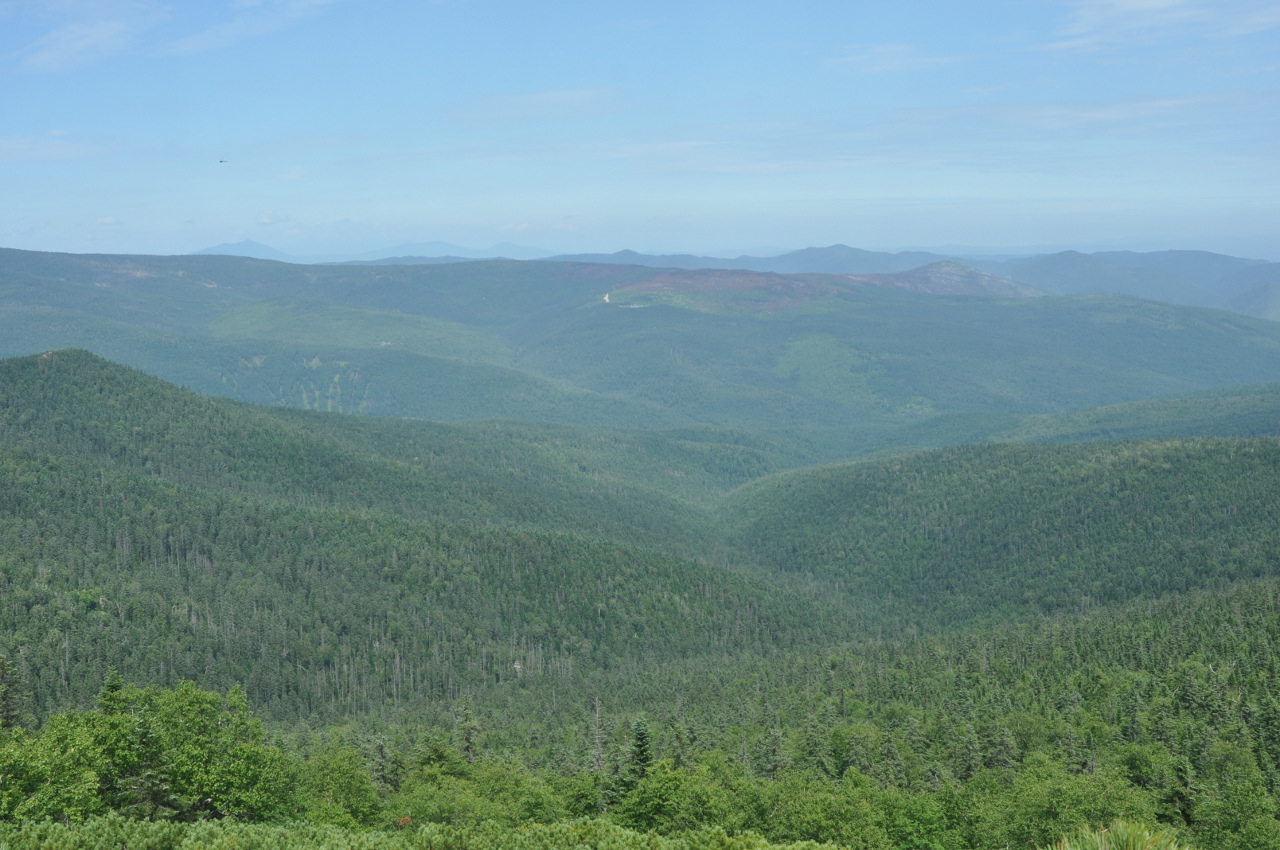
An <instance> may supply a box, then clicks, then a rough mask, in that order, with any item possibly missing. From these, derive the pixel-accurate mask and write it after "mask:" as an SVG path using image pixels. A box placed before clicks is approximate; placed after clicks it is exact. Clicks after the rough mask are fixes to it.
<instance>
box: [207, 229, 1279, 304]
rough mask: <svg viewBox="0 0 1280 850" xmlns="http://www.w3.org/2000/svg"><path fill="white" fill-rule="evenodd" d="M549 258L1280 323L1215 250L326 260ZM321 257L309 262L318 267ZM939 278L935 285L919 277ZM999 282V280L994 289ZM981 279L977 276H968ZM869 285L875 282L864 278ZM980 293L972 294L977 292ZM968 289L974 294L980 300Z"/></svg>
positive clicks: (1259, 282) (422, 261)
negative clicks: (942, 277)
mask: <svg viewBox="0 0 1280 850" xmlns="http://www.w3.org/2000/svg"><path fill="white" fill-rule="evenodd" d="M195 253H196V254H228V255H236V256H241V257H253V258H257V259H265V260H278V261H283V262H304V260H303V259H302V258H297V257H290V256H289V255H287V254H284V253H282V252H280V251H277V250H275V249H274V248H271V247H270V246H267V245H263V244H261V243H259V242H253V241H249V240H246V241H244V242H237V243H234V244H223V245H217V246H214V247H212V248H205V249H204V250H202V251H197V252H195ZM497 258H503V259H516V260H547V261H552V262H568V263H591V264H594V265H625V266H642V267H648V268H661V269H687V270H696V269H722V270H736V271H754V272H773V273H776V274H814V273H821V274H843V275H864V276H865V275H894V274H900V273H903V272H911V271H913V270H916V269H923V268H925V267H930V268H931V269H932V271H931V272H927V273H926V272H920V273H918V274H917V275H916V278H915V282H914V283H911V284H908V283H906V281H905V279H903V280H898V281H892V280H889V279H885V280H879V281H874V282H876V283H878V284H879V285H889V286H898V287H900V288H917V291H931V290H930V289H929V286H931V285H935V284H936V283H938V280H939V279H937V275H938V274H939V270H940V269H942V268H943V266H939V265H937V264H939V263H951V264H952V266H950V268H951V269H952V272H951V273H950V283H949V284H948V285H949V286H952V287H954V285H955V283H956V278H955V274H956V273H955V271H954V270H955V264H958V263H960V264H964V265H965V266H968V267H972V268H973V269H975V270H976V271H974V272H970V273H969V274H971V275H972V274H976V273H977V272H982V273H985V274H986V275H987V278H986V279H985V280H984V282H983V283H982V285H981V286H980V287H979V289H980V290H981V291H982V294H988V295H992V294H996V291H997V290H999V289H1003V290H1004V291H1005V292H1006V293H1008V294H1028V293H1030V292H1032V291H1039V292H1044V293H1049V294H1052V295H1093V294H1107V295H1128V296H1132V297H1134V298H1143V299H1146V300H1149V301H1163V302H1166V303H1169V304H1186V305H1189V306H1195V307H1217V308H1220V309H1224V310H1230V311H1232V312H1235V313H1243V314H1244V315H1247V316H1257V317H1259V318H1267V319H1278V318H1280V263H1273V262H1267V261H1265V260H1252V259H1245V258H1242V257H1232V256H1228V255H1225V254H1215V253H1211V252H1209V251H1153V252H1147V253H1139V252H1134V251H1102V252H1098V253H1094V254H1085V253H1081V252H1079V251H1060V252H1057V253H1052V254H1037V255H1034V256H1029V257H1016V258H990V257H965V256H947V255H943V254H937V253H933V252H930V251H900V252H897V253H889V252H885V251H865V250H862V249H860V248H851V247H849V246H848V245H829V246H827V247H825V248H802V249H800V250H798V251H790V252H788V253H785V254H780V255H778V256H775V257H756V256H749V255H743V256H740V257H735V258H731V259H726V258H724V257H707V256H700V255H696V254H643V253H639V252H637V251H630V250H625V251H616V252H614V253H612V254H560V255H556V256H548V252H546V251H542V250H540V249H538V248H531V247H528V246H523V245H514V244H511V243H506V242H504V243H501V244H498V245H494V246H493V247H491V248H489V249H487V250H476V249H469V248H463V247H461V246H458V245H454V244H451V243H448V242H420V243H412V244H405V245H396V246H393V247H391V248H386V249H383V250H381V251H371V252H368V253H366V254H363V255H360V256H357V257H353V258H350V259H338V258H329V259H327V260H323V261H324V262H340V263H343V264H347V265H362V264H363V265H436V264H441V263H456V262H464V261H468V260H480V259H497ZM319 261H320V260H317V259H316V258H311V259H310V260H305V262H319ZM927 275H933V276H934V277H935V282H934V284H927V285H926V284H925V283H924V282H923V277H924V276H927ZM997 279H1001V280H1002V281H1003V282H1002V283H1000V284H998V285H997V284H995V281H996V280H997ZM971 280H973V281H976V280H977V278H971ZM868 282H873V281H868ZM975 293H976V291H975ZM975 293H970V294H975Z"/></svg>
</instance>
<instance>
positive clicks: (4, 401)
mask: <svg viewBox="0 0 1280 850" xmlns="http://www.w3.org/2000/svg"><path fill="white" fill-rule="evenodd" d="M704 439H705V440H706V441H705V442H703V443H697V442H695V441H694V440H676V439H672V440H669V439H665V438H663V437H661V436H659V435H644V434H641V435H636V436H634V437H632V436H630V435H627V434H623V433H614V432H591V434H590V436H589V437H588V436H587V435H584V434H583V433H582V432H578V431H574V430H572V429H568V430H565V431H557V430H555V429H550V428H548V429H542V430H539V429H537V428H534V427H526V428H524V429H521V428H519V427H517V426H515V425H512V426H509V427H506V428H504V427H502V426H496V425H489V426H481V425H477V426H447V425H437V424H432V423H427V422H398V421H396V420H377V419H375V420H356V419H345V418H339V417H335V418H319V417H317V416H316V415H314V414H312V415H309V416H295V417H289V416H287V415H286V416H278V415H273V414H272V412H271V411H270V410H268V409H262V408H251V407H245V406H242V405H238V404H234V403H231V402H227V401H222V400H217V399H210V398H204V397H201V396H197V395H195V394H194V393H191V392H189V391H185V390H180V389H178V388H176V387H173V386H170V385H167V384H164V383H162V382H160V381H158V380H156V379H154V378H150V377H147V376H145V375H143V374H141V373H139V372H135V371H132V370H129V369H125V368H123V367H120V366H117V365H115V364H111V363H107V362H105V361H103V360H101V359H99V358H97V357H94V356H92V355H90V354H87V353H85V352H76V351H61V352H53V353H49V354H44V355H39V356H37V357H29V358H19V359H12V360H6V361H0V445H2V446H4V447H6V448H8V449H10V450H19V451H25V452H28V453H31V454H32V455H37V456H39V455H46V454H47V455H51V456H58V457H70V458H76V459H78V460H80V461H82V462H85V463H87V464H90V465H92V466H102V467H104V468H108V469H117V470H120V471H121V472H124V473H138V474H142V475H145V476H147V477H148V478H151V479H155V480H159V481H164V482H168V483H170V484H173V485H178V486H182V487H198V488H204V489H209V490H211V491H214V492H219V493H236V494H240V495H244V496H247V497H254V498H272V499H282V500H285V501H287V502H290V503H293V504H300V505H305V506H308V507H318V508H333V509H343V510H352V509H357V510H372V511H378V512H383V513H391V514H397V515H400V516H405V517H411V518H431V519H436V520H467V521H471V522H477V523H496V524H505V525H521V526H538V527H542V528H554V529H561V530H576V531H580V532H584V533H592V534H596V535H603V536H606V537H613V538H616V539H621V540H628V541H632V542H639V541H644V542H647V543H649V544H650V545H653V546H656V547H660V548H669V547H675V548H677V549H684V550H689V549H697V548H700V545H701V543H702V542H703V541H705V530H704V529H703V528H702V526H701V523H702V522H703V521H704V520H703V519H702V517H701V516H700V515H699V513H698V511H697V509H695V508H694V507H693V504H692V503H691V501H688V500H683V499H677V498H674V497H672V496H669V495H667V494H666V492H664V485H666V484H667V483H668V482H671V483H675V482H679V483H681V484H684V485H685V486H684V490H683V492H684V494H685V495H686V496H688V497H693V496H696V495H702V494H704V493H706V492H708V491H712V492H714V491H718V490H722V489H726V488H727V487H731V486H733V485H735V484H737V483H741V482H742V481H744V480H748V479H749V478H751V477H755V475H757V474H760V473H763V472H765V471H771V470H772V469H774V468H777V467H776V466H774V464H777V463H778V461H777V460H775V459H774V458H775V457H776V454H774V453H773V452H770V451H768V450H766V449H762V448H761V447H760V444H759V443H758V441H756V442H755V444H753V443H752V442H751V441H748V443H747V444H746V445H740V444H735V443H733V442H732V435H707V436H706V437H705V438H704ZM593 443H594V445H593ZM636 468H644V469H646V470H647V473H648V474H647V475H645V476H632V475H630V474H628V471H630V470H635V469H636ZM692 482H698V483H697V484H693V483H692ZM671 489H672V490H675V491H677V492H679V491H680V489H681V488H680V487H678V486H673V487H671Z"/></svg>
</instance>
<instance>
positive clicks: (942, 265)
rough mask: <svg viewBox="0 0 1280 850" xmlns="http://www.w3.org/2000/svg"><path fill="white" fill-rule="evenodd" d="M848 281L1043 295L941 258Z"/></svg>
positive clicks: (936, 291)
mask: <svg viewBox="0 0 1280 850" xmlns="http://www.w3.org/2000/svg"><path fill="white" fill-rule="evenodd" d="M848 278H849V279H850V280H856V281H860V282H862V283H870V284H874V285H876V286H890V287H893V288H895V289H906V290H910V291H911V292H924V293H928V294H930V295H973V296H979V297H986V298H1026V297H1029V296H1032V295H1043V294H1044V293H1043V292H1042V291H1041V290H1038V289H1036V288H1035V287H1031V286H1026V285H1024V284H1019V283H1015V282H1013V281H1011V280H1006V279H1005V278H1002V277H997V276H995V275H993V274H987V273H986V272H982V271H978V270H977V269H975V268H972V267H970V266H966V265H965V264H964V263H958V262H956V261H954V260H942V261H940V262H936V263H930V264H929V265H927V266H921V267H920V268H918V269H912V270H910V271H905V272H897V273H895V274H879V275H871V274H862V275H848Z"/></svg>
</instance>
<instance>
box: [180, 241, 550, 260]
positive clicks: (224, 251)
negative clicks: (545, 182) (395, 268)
mask: <svg viewBox="0 0 1280 850" xmlns="http://www.w3.org/2000/svg"><path fill="white" fill-rule="evenodd" d="M191 253H192V254H220V255H224V256H233V257H251V258H253V259H256V260H277V261H279V262H282V263H308V264H309V263H338V262H341V263H383V264H403V263H410V264H413V263H439V262H457V261H459V260H492V259H507V260H537V259H541V258H543V257H546V256H548V255H549V254H550V253H551V252H550V251H544V250H542V249H541V248H531V247H529V246H528V245H516V244H514V243H511V242H500V243H498V244H497V245H494V246H492V247H490V248H486V249H477V248H464V247H462V246H461V245H454V244H453V243H451V242H412V243H407V244H402V245H393V246H391V247H390V248H382V249H379V250H377V251H366V252H364V253H361V254H356V255H354V256H352V255H324V256H318V255H307V256H297V255H292V254H286V253H284V252H283V251H277V250H276V249H275V248H272V247H271V246H270V245H263V244H262V243H261V242H255V241H253V240H252V239H245V240H243V241H241V242H234V243H229V242H224V243H222V244H221V245H214V246H213V247H210V248H202V249H200V250H199V251H192V252H191Z"/></svg>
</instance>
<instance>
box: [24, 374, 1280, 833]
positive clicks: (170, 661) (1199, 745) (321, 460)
mask: <svg viewBox="0 0 1280 850" xmlns="http://www.w3.org/2000/svg"><path fill="white" fill-rule="evenodd" d="M1275 404H1276V393H1275V389H1274V387H1273V386H1258V387H1252V388H1244V389H1221V390H1215V391H1212V392H1202V393H1195V394H1189V395H1180V396H1176V397H1169V398H1164V399H1160V400H1154V401H1145V402H1131V403H1127V404H1126V405H1121V406H1112V407H1108V408H1105V409H1096V410H1090V411H1077V412H1070V413H1063V414H1055V415H1048V414H1041V415H1037V416H1035V417H1031V418H1028V417H1022V416H1020V415H1018V416H1014V415H1011V414H990V415H989V414H981V415H979V418H980V419H981V421H980V422H978V423H975V422H973V421H961V422H959V423H956V425H955V428H954V429H953V431H952V433H960V432H961V431H963V430H964V429H965V428H975V429H976V430H979V431H982V432H983V434H985V435H986V436H984V437H983V439H986V438H987V437H990V436H992V435H996V434H1001V433H1004V434H1013V433H1016V434H1017V435H1018V438H1019V439H1021V440H1023V441H1024V442H1021V443H989V444H981V445H964V446H957V447H950V448H939V449H933V450H929V451H924V452H914V453H913V452H908V451H907V448H908V447H909V446H910V445H911V444H912V443H911V441H910V440H902V441H900V442H891V443H887V444H884V445H883V446H880V447H879V451H880V455H879V456H875V457H869V458H864V459H862V460H857V461H848V462H842V463H835V464H825V465H817V466H814V465H812V464H814V463H815V461H817V460H821V459H822V458H823V457H824V456H825V453H827V452H828V451H829V450H830V446H831V445H832V443H830V442H829V441H826V440H825V438H823V437H821V436H820V435H818V433H817V432H816V431H815V432H814V433H812V434H809V435H807V436H806V435H803V434H798V433H796V432H787V431H783V432H770V431H746V430H741V429H738V430H734V429H726V428H720V427H713V426H709V425H691V426H685V427H680V428H669V429H664V430H621V429H616V428H599V427H588V426H584V425H570V424H555V423H530V422H517V421H504V422H493V421H490V422H465V423H433V422H424V421H413V420H397V419H378V418H370V417H359V418H356V417H350V416H342V415H338V414H332V413H330V414H324V413H316V412H304V411H299V410H288V409H279V408H265V407H255V406H251V405H246V404H243V403H239V402H233V401H229V400H224V399H214V398H208V397H203V396H200V395H197V394H195V393H193V392H191V391H189V390H184V389H179V388H177V387H175V386H172V385H170V384H166V383H164V382H162V381H159V380H157V379H155V378H152V377H149V376H148V375H146V374H143V373H142V372H138V371H134V370H132V369H128V368H125V367H121V366H118V365H115V364H112V363H109V362H107V361H104V360H102V359H100V358H98V357H96V356H94V355H91V354H89V353H87V352H83V351H57V352H49V353H46V354H42V355H37V356H29V357H22V358H15V359H11V360H7V361H3V362H0V581H2V582H3V592H2V593H0V655H3V661H0V727H3V734H2V736H0V844H3V845H4V846H11V847H46V846H59V847H75V846H83V847H98V846H121V845H123V846H128V847H157V848H160V847H183V846H185V847H195V846H226V847H230V846H237V847H254V846H261V847H284V848H288V847H294V846H297V847H302V846H320V847H324V846H334V847H338V846H344V847H345V846H367V847H371V848H375V847H376V848H380V847H388V848H398V847H432V848H435V847H441V848H443V847H476V848H480V847H486V848H487V847H498V846H501V847H522V846H529V847H542V848H551V847H557V848H558V847H566V848H567V847H575V846H592V847H632V846H635V847H641V846H643V847H650V848H655V850H657V848H666V847H672V848H676V847H680V848H690V850H692V848H696V847H721V848H737V847H741V848H744V850H746V848H754V850H760V848H765V847H767V846H774V845H788V844H791V843H794V842H805V841H813V842H824V843H830V844H832V845H836V846H842V847H852V848H875V849H876V850H881V848H883V850H889V848H894V850H908V849H910V850H925V848H928V849H929V850H962V849H963V848H997V847H998V848H1028V850H1031V848H1041V847H1049V846H1050V845H1053V844H1054V843H1055V842H1057V841H1058V840H1059V839H1060V838H1061V837H1062V836H1064V835H1067V834H1068V833H1073V832H1074V831H1075V830H1077V829H1079V828H1082V827H1088V828H1091V829H1095V830H1096V829H1100V828H1103V827H1107V826H1108V825H1111V824H1120V823H1121V822H1131V823H1136V824H1140V825H1142V826H1141V827H1140V828H1141V829H1143V830H1146V831H1147V832H1151V833H1152V834H1154V833H1155V832H1160V831H1163V834H1165V835H1167V836H1168V835H1172V836H1176V841H1178V842H1180V844H1181V845H1182V846H1189V847H1192V846H1194V847H1202V848H1228V850H1236V848H1239V850H1246V848H1248V850H1252V848H1280V820H1278V819H1277V817H1278V815H1280V613H1278V612H1280V536H1278V534H1280V532H1277V528H1280V522H1278V521H1277V520H1278V519H1280V518H1278V517H1277V516H1276V511H1277V507H1276V506H1277V505H1278V504H1280V439H1277V438H1276V437H1274V436H1270V435H1271V434H1274V433H1275V430H1274V428H1275V424H1274V422H1275V420H1274V419H1273V418H1272V417H1270V416H1269V411H1274V410H1275ZM983 417H985V418H983ZM904 433H905V432H904ZM923 433H924V432H923V431H917V433H916V436H917V437H918V436H920V435H921V434H923ZM1117 434H1119V435H1122V436H1123V435H1131V436H1132V435H1140V436H1144V437H1154V438H1157V439H1145V440H1136V441H1135V440H1129V441H1116V440H1115V439H1114V437H1115V436H1117ZM1080 438H1087V439H1089V440H1091V442H1087V443H1081V442H1067V441H1069V440H1072V439H1080ZM926 443H927V441H926ZM866 445H867V446H868V447H872V444H871V443H867V444H866ZM116 671H118V672H116ZM1126 828H1127V827H1123V826H1117V827H1116V832H1115V833H1114V834H1115V835H1120V834H1121V833H1122V832H1123V830H1124V829H1126ZM1170 840H1175V839H1170ZM77 842H79V843H77ZM810 846H812V845H810Z"/></svg>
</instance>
